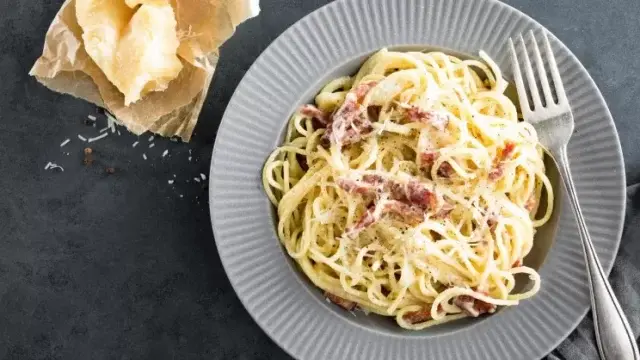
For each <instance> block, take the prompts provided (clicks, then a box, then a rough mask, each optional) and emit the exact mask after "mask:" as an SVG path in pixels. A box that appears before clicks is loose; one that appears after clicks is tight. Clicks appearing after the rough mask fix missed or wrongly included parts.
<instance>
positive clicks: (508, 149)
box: [502, 141, 516, 161]
mask: <svg viewBox="0 0 640 360" xmlns="http://www.w3.org/2000/svg"><path fill="white" fill-rule="evenodd" d="M515 149H516V144H515V143H513V142H511V141H507V142H506V143H505V144H504V150H502V161H504V160H506V159H507V158H508V157H509V156H511V154H513V151H514V150H515Z"/></svg>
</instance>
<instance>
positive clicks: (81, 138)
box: [78, 135, 87, 141]
mask: <svg viewBox="0 0 640 360" xmlns="http://www.w3.org/2000/svg"><path fill="white" fill-rule="evenodd" d="M78 139H80V140H82V141H87V138H86V137H84V136H82V135H78Z"/></svg>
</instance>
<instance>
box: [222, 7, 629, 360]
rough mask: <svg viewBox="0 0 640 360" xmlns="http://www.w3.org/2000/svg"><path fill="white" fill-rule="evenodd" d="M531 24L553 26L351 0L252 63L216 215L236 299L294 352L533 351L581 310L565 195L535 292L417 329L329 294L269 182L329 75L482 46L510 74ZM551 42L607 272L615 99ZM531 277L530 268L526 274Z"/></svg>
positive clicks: (543, 238) (379, 355) (228, 144)
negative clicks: (283, 218)
mask: <svg viewBox="0 0 640 360" xmlns="http://www.w3.org/2000/svg"><path fill="white" fill-rule="evenodd" d="M356 15H357V16H356ZM529 29H533V30H536V31H542V30H543V29H542V27H541V26H540V25H539V24H537V23H536V22H535V21H533V20H532V19H530V18H528V17H526V16H525V15H523V14H522V13H520V12H518V11H516V10H514V9H512V8H510V7H508V6H507V5H504V4H502V3H499V2H496V1H492V0H473V1H472V0H455V1H453V0H451V1H447V0H412V1H411V0H407V1H396V0H343V1H337V2H334V3H332V4H330V5H328V6H325V7H323V8H321V9H319V10H317V11H315V12H314V13H312V14H310V15H309V16H307V17H305V18H304V19H302V20H301V21H299V22H298V23H296V24H295V25H293V26H292V27H291V28H290V29H288V30H287V31H286V32H285V33H284V34H282V35H281V36H280V37H279V38H278V39H276V41H274V43H273V44H272V45H271V46H270V47H269V48H268V49H267V50H266V51H265V52H264V53H263V54H262V55H261V56H260V58H259V59H258V60H257V61H256V63H255V64H254V65H253V66H252V67H251V69H250V70H249V71H248V72H247V74H246V76H245V78H244V79H243V80H242V82H241V83H240V85H239V86H238V89H237V90H236V93H235V94H234V96H233V98H232V99H231V101H230V103H229V105H228V107H227V111H226V113H225V115H224V118H223V122H222V125H221V127H220V130H219V132H218V138H217V140H216V145H215V148H214V153H213V159H212V165H211V176H210V185H211V186H210V189H211V190H210V206H211V216H212V221H213V228H214V234H215V238H216V243H217V245H218V250H219V253H220V258H221V260H222V263H223V265H224V267H225V269H226V271H227V274H228V276H229V279H230V281H231V283H232V284H233V286H234V289H235V290H236V292H237V293H238V296H239V298H240V299H241V301H242V302H243V304H244V305H245V307H246V308H247V310H248V311H249V313H250V314H251V315H252V316H253V317H254V318H255V320H256V322H257V323H258V324H259V325H260V326H261V327H262V328H263V329H264V331H265V332H266V333H267V334H269V336H271V337H272V338H273V339H274V341H276V343H278V344H279V345H280V346H281V347H282V348H283V349H285V350H286V351H287V352H289V353H290V354H291V355H293V356H294V357H296V358H301V359H418V358H425V359H447V358H451V359H536V358H540V357H542V356H544V355H545V354H546V353H548V352H549V351H551V350H552V349H553V348H554V347H555V346H556V345H557V344H558V343H559V342H560V341H561V340H562V339H563V338H565V337H566V336H567V335H568V334H569V332H570V331H571V330H572V329H573V328H574V327H575V326H576V325H577V323H578V322H579V321H580V319H581V318H582V317H583V316H584V314H585V313H586V311H587V309H588V306H589V289H588V287H587V280H586V275H585V266H584V259H583V255H582V250H581V244H580V240H579V238H578V236H577V231H576V226H575V223H574V219H573V216H572V215H571V212H570V210H569V209H568V208H566V209H565V207H564V206H561V205H560V204H559V203H558V204H556V205H557V206H556V209H555V211H556V215H557V218H556V219H554V221H552V222H551V223H550V225H548V226H547V227H545V228H544V229H542V230H541V231H540V232H539V233H538V235H537V236H536V245H535V248H534V250H533V251H532V253H531V255H530V256H529V257H528V258H527V259H526V263H527V264H528V265H530V266H533V267H535V268H539V269H540V274H541V277H542V281H543V283H542V289H541V290H540V292H539V293H538V294H537V295H536V296H535V297H534V298H533V299H530V300H526V301H523V302H522V303H521V304H520V305H518V306H516V307H512V308H508V309H504V310H502V311H499V312H498V313H496V314H494V315H492V316H487V317H483V318H480V319H472V320H461V321H456V322H453V323H449V324H445V325H442V326H437V327H433V328H429V329H426V330H423V331H418V332H410V331H405V330H403V329H400V328H398V327H397V325H396V324H395V323H394V322H393V321H392V320H389V319H387V318H383V317H379V316H364V315H358V316H356V317H353V316H352V315H351V314H350V313H346V312H343V311H340V310H339V309H337V308H336V307H335V306H331V305H330V304H327V303H326V302H325V301H324V299H323V298H322V293H321V291H319V290H318V289H316V288H315V287H314V286H313V285H312V284H311V283H310V282H309V281H308V280H307V279H306V278H305V277H304V275H303V274H302V273H301V272H300V271H298V269H297V267H296V266H295V264H294V262H293V261H291V260H290V259H289V258H288V257H287V256H286V254H285V252H284V251H283V249H282V248H281V246H280V243H279V241H278V239H277V237H276V235H275V231H274V226H273V222H274V215H273V212H272V208H271V206H270V204H269V202H268V200H267V199H266V197H265V196H264V194H263V190H262V187H261V181H260V175H261V168H262V165H263V163H264V161H265V159H266V157H267V156H268V155H269V153H270V152H271V151H272V150H273V149H274V148H275V147H276V146H277V145H279V143H280V142H281V140H282V131H283V129H284V127H285V125H286V122H287V121H288V119H289V117H290V115H291V113H292V112H293V111H294V109H295V108H296V107H297V106H299V105H300V104H302V103H304V102H309V101H310V100H311V99H312V98H313V96H314V95H315V94H316V93H317V91H318V90H319V89H320V88H321V87H322V85H324V84H325V83H326V82H327V81H328V80H330V79H331V78H334V77H336V76H340V75H345V74H353V73H354V72H355V71H356V70H357V68H358V67H359V66H360V64H361V63H362V62H363V60H364V59H365V58H366V57H368V56H369V55H370V54H372V53H373V52H374V51H376V50H377V49H379V48H382V47H390V48H397V49H402V48H405V49H406V48H407V47H410V48H413V49H415V48H420V49H432V48H438V49H447V50H445V51H447V52H450V53H453V54H456V55H459V54H470V55H471V56H475V55H476V54H477V53H478V51H479V50H485V51H486V52H487V53H488V54H489V55H490V56H491V57H492V58H493V59H494V60H495V61H496V62H497V63H498V65H499V66H500V67H501V68H502V69H503V71H505V73H506V74H505V75H506V76H507V77H509V75H510V72H509V69H510V66H509V63H508V61H509V57H508V53H507V51H506V49H505V47H504V45H505V43H506V40H507V39H508V38H509V37H510V36H513V35H516V34H518V33H521V32H525V31H527V30H529ZM551 41H552V46H553V48H554V51H555V53H556V55H557V58H558V64H559V67H560V71H561V73H562V76H563V80H564V83H565V88H566V90H567V93H568V97H569V100H570V102H571V105H572V108H573V111H574V115H575V118H576V133H575V134H574V137H573V139H572V141H571V143H570V144H569V157H570V161H571V165H572V169H573V174H574V180H575V182H576V187H577V189H578V194H579V196H580V202H581V205H582V208H583V211H584V214H585V216H586V219H587V223H588V224H589V229H590V232H591V235H592V238H593V241H594V243H595V247H596V250H597V251H598V255H599V256H600V260H601V261H602V263H603V266H604V267H605V269H606V270H607V271H608V270H610V269H611V266H612V264H613V259H614V257H615V254H616V252H617V249H618V245H619V239H620V234H621V231H622V221H623V217H624V201H625V200H624V199H625V198H624V183H625V182H624V171H623V164H622V155H621V151H620V144H619V141H618V138H617V134H616V131H615V127H614V125H613V121H612V119H611V115H610V114H609V111H608V109H607V107H606V104H605V103H604V101H603V99H602V96H601V95H600V93H599V91H598V89H597V87H596V86H595V84H594V83H593V81H592V80H591V78H590V77H589V75H588V74H587V72H586V71H585V70H584V68H583V67H582V66H581V65H580V63H579V62H578V60H577V59H576V58H575V57H574V56H573V55H572V54H571V53H570V52H569V51H568V50H567V48H566V47H565V46H564V45H562V44H561V43H560V42H559V41H558V40H557V39H555V37H553V36H551ZM551 169H553V167H551ZM611 169H613V170H611ZM554 173H555V172H554V171H553V170H552V171H551V177H552V178H554V175H553V174H554ZM554 183H555V184H557V181H554ZM559 190H560V189H558V188H557V186H556V192H559ZM556 230H557V231H556ZM554 233H556V234H555V237H554ZM554 238H555V240H554ZM526 285H527V284H526V279H525V280H524V281H522V282H520V284H519V286H523V287H524V286H526Z"/></svg>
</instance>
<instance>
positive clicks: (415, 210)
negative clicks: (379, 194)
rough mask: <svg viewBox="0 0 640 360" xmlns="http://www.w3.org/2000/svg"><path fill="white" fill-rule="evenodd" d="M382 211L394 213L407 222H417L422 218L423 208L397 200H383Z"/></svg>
mask: <svg viewBox="0 0 640 360" xmlns="http://www.w3.org/2000/svg"><path fill="white" fill-rule="evenodd" d="M382 212H383V214H386V213H394V214H396V215H398V216H400V217H401V218H402V220H403V221H405V222H407V223H409V224H419V223H420V222H422V221H423V220H424V210H422V209H421V208H419V207H417V206H412V205H409V204H406V203H403V202H400V201H397V200H391V201H387V202H385V204H384V208H383V209H382Z"/></svg>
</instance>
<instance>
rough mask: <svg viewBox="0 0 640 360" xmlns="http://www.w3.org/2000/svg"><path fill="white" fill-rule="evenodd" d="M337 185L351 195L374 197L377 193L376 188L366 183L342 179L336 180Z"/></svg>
mask: <svg viewBox="0 0 640 360" xmlns="http://www.w3.org/2000/svg"><path fill="white" fill-rule="evenodd" d="M336 184H337V185H338V186H339V187H340V188H341V189H342V190H344V191H346V192H348V193H350V194H358V195H372V194H375V193H376V190H377V189H376V187H375V186H372V185H371V184H368V183H366V182H364V181H356V180H351V179H345V178H341V179H338V180H336Z"/></svg>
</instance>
